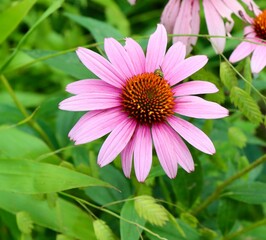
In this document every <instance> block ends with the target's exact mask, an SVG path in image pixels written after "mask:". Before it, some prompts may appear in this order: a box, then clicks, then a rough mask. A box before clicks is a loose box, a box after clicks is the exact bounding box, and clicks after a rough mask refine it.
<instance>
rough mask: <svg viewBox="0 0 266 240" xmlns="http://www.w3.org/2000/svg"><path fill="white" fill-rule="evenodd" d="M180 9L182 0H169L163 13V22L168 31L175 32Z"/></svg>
mask: <svg viewBox="0 0 266 240" xmlns="http://www.w3.org/2000/svg"><path fill="white" fill-rule="evenodd" d="M179 10H180V0H169V1H168V3H167V4H166V6H165V7H164V10H163V12H162V15H161V23H162V24H163V25H164V26H165V28H166V31H167V33H173V29H174V24H175V20H176V18H177V16H178V13H179Z"/></svg>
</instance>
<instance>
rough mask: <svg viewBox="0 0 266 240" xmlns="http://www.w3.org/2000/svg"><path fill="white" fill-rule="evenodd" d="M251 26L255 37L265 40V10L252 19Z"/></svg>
mask: <svg viewBox="0 0 266 240" xmlns="http://www.w3.org/2000/svg"><path fill="white" fill-rule="evenodd" d="M253 26H254V30H255V32H256V34H257V37H259V38H260V39H263V40H266V10H264V11H263V12H262V13H261V14H259V15H258V16H257V17H256V18H255V19H254V23H253Z"/></svg>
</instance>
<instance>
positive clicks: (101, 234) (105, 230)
mask: <svg viewBox="0 0 266 240" xmlns="http://www.w3.org/2000/svg"><path fill="white" fill-rule="evenodd" d="M93 228H94V232H95V235H96V238H97V240H115V237H114V234H113V232H112V230H111V228H110V227H109V226H108V225H107V224H106V222H104V221H103V220H101V219H97V220H95V221H93Z"/></svg>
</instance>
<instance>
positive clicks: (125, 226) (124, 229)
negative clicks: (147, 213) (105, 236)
mask: <svg viewBox="0 0 266 240" xmlns="http://www.w3.org/2000/svg"><path fill="white" fill-rule="evenodd" d="M124 219H126V220H129V221H132V222H135V223H137V224H139V225H141V226H144V225H145V222H146V221H145V219H143V218H141V217H139V215H138V214H137V212H136V210H135V207H134V201H127V202H125V204H124V205H123V208H122V210H121V219H120V235H121V240H128V239H130V240H138V239H139V238H140V235H141V233H142V228H139V227H138V226H137V225H134V224H131V223H128V222H126V221H125V220H124Z"/></svg>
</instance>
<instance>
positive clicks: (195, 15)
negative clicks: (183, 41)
mask: <svg viewBox="0 0 266 240" xmlns="http://www.w3.org/2000/svg"><path fill="white" fill-rule="evenodd" d="M199 11H200V3H199V1H194V2H193V6H192V9H191V12H192V14H191V16H192V19H191V34H198V33H199V30H200V13H199ZM197 40H198V37H189V39H188V51H187V54H188V53H190V52H191V50H192V46H194V45H195V44H196V42H197Z"/></svg>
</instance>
